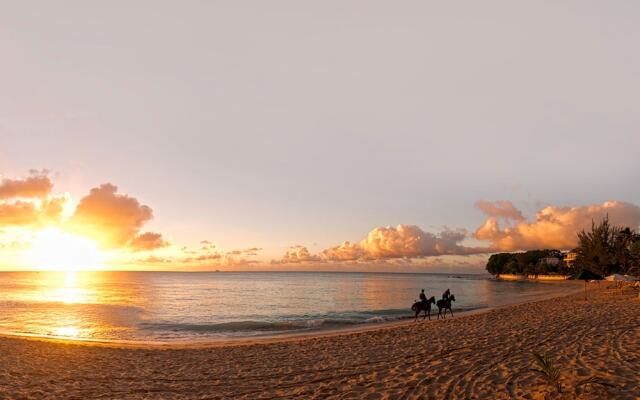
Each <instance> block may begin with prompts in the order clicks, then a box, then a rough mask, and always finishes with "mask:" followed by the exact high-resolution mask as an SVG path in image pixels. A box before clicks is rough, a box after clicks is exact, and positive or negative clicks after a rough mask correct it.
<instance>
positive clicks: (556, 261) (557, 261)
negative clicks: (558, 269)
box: [538, 257, 561, 266]
mask: <svg viewBox="0 0 640 400" xmlns="http://www.w3.org/2000/svg"><path fill="white" fill-rule="evenodd" d="M560 261H561V260H560V258H558V257H542V258H541V259H540V261H538V262H539V263H540V264H547V265H554V266H555V265H558V264H560Z"/></svg>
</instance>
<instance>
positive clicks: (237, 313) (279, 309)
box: [0, 272, 571, 343]
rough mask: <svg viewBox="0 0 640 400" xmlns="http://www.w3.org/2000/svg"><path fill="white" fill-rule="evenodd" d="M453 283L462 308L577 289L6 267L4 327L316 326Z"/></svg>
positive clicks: (449, 277) (252, 332) (0, 309)
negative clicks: (58, 270)
mask: <svg viewBox="0 0 640 400" xmlns="http://www.w3.org/2000/svg"><path fill="white" fill-rule="evenodd" d="M447 288H448V289H450V290H451V293H453V294H454V295H455V297H456V302H455V303H454V304H453V312H454V314H455V313H459V312H462V311H470V310H476V309H482V308H487V307H496V306H502V305H507V304H513V303H519V302H525V301H530V300H534V299H538V298H544V297H548V296H552V295H555V294H559V293H562V292H567V291H568V290H571V288H570V287H568V286H567V285H566V284H563V283H549V282H547V283H543V282H502V281H495V280H492V279H490V276H489V275H467V274H427V273H425V274H418V273H411V274H409V273H340V272H189V273H186V272H185V273H183V272H2V273H0V332H2V333H8V334H18V335H36V336H52V337H64V338H74V339H93V340H106V341H136V342H186V343H191V342H202V341H211V340H216V339H227V338H232V337H255V336H260V335H278V334H283V333H295V332H309V331H313V330H322V329H334V328H340V327H348V326H356V325H358V324H372V323H380V322H385V321H392V320H398V319H402V318H408V317H411V316H412V312H411V310H410V307H411V305H412V304H413V302H414V301H415V300H416V299H418V295H419V293H420V289H425V291H426V293H427V296H428V297H430V296H435V297H436V299H438V298H440V297H441V296H442V293H443V292H444V291H445V290H446V289H447ZM432 312H433V310H432ZM436 313H437V309H436Z"/></svg>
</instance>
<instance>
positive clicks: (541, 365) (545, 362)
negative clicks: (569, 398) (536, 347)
mask: <svg viewBox="0 0 640 400" xmlns="http://www.w3.org/2000/svg"><path fill="white" fill-rule="evenodd" d="M532 354H533V358H534V360H535V363H536V366H537V367H538V368H532V369H531V370H532V371H534V372H537V373H538V374H540V376H542V377H543V378H544V380H546V381H547V384H548V385H549V386H551V387H552V388H554V389H555V390H556V391H557V392H558V393H562V383H561V382H560V375H561V374H560V372H561V371H560V367H558V366H557V365H556V364H555V363H554V362H553V360H552V359H551V357H550V356H549V355H548V354H545V355H544V356H542V355H540V353H538V352H535V351H534V352H533V353H532Z"/></svg>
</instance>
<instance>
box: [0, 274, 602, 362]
mask: <svg viewBox="0 0 640 400" xmlns="http://www.w3.org/2000/svg"><path fill="white" fill-rule="evenodd" d="M530 282H532V283H544V284H555V285H564V286H566V287H568V288H572V289H573V290H571V291H570V292H568V293H552V294H547V295H544V296H540V297H537V298H535V299H527V300H522V301H516V302H514V303H509V304H504V305H497V306H489V307H479V308H475V309H472V310H463V311H457V312H456V310H455V308H454V312H455V314H454V318H463V317H466V316H471V315H476V314H482V313H488V312H491V311H493V310H498V309H503V308H509V307H514V306H517V305H522V304H531V303H536V302H539V301H545V300H549V299H554V298H563V297H566V296H572V295H574V294H576V293H578V292H581V291H582V285H580V286H579V287H576V284H575V283H572V282H574V281H538V282H536V281H530ZM592 290H595V288H594V289H592ZM431 317H432V319H431V320H429V319H427V320H424V321H423V320H422V317H421V316H419V317H418V322H415V321H414V317H413V315H408V316H407V317H406V318H404V317H403V318H399V319H396V320H388V321H383V322H371V323H358V324H354V325H349V326H337V327H330V328H326V329H321V328H320V329H313V328H311V329H309V330H298V331H295V332H290V333H278V334H264V335H255V336H238V337H226V338H207V339H205V340H202V341H193V342H187V341H164V342H163V341H137V340H118V339H99V338H98V339H93V338H72V337H63V336H51V335H38V334H29V333H12V332H0V339H2V338H14V339H24V340H34V341H44V342H55V343H65V344H77V345H86V346H103V347H112V348H141V349H154V348H158V349H160V348H162V349H174V348H175V349H188V348H207V347H225V346H245V345H254V344H261V343H277V342H281V341H282V342H286V341H292V340H301V339H313V338H321V337H332V336H336V335H349V334H352V333H359V332H369V331H375V330H379V329H390V328H391V329H393V328H395V327H400V326H405V325H411V324H416V323H433V322H435V321H437V319H436V318H437V311H436V314H435V315H434V314H433V312H432V314H431ZM449 318H451V317H450V316H449V317H448V318H447V319H449Z"/></svg>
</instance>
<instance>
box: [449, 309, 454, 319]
mask: <svg viewBox="0 0 640 400" xmlns="http://www.w3.org/2000/svg"><path fill="white" fill-rule="evenodd" d="M449 312H450V313H451V316H452V317H453V310H452V309H451V307H449Z"/></svg>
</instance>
